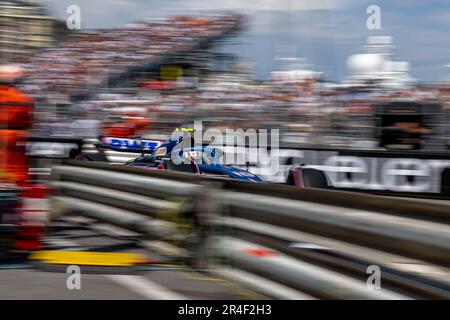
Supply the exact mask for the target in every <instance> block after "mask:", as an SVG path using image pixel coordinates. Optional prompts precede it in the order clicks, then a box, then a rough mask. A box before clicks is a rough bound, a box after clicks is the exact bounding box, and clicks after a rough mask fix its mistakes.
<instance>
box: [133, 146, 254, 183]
mask: <svg viewBox="0 0 450 320" xmlns="http://www.w3.org/2000/svg"><path fill="white" fill-rule="evenodd" d="M222 155H223V152H222V151H221V150H220V149H218V148H214V147H204V146H201V147H191V146H189V147H183V146H182V145H181V140H170V139H169V140H167V141H166V142H165V143H163V144H161V145H160V146H158V147H157V148H155V150H154V151H153V152H151V153H150V154H148V155H142V156H140V157H137V158H136V159H133V160H130V161H128V162H127V163H126V164H125V165H126V166H130V167H142V168H144V169H148V170H171V171H182V172H190V173H195V174H206V175H213V176H218V177H226V178H231V179H234V180H239V181H248V182H254V183H262V182H263V180H262V179H261V178H259V177H258V176H257V175H255V174H253V173H251V172H248V171H246V170H244V169H241V168H238V167H236V166H232V165H223V164H222V163H221V161H220V160H221V157H222Z"/></svg>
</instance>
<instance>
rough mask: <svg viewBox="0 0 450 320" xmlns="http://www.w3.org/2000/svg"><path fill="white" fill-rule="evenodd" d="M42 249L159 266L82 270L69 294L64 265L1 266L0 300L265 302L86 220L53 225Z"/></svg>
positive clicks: (15, 262) (13, 263) (12, 263)
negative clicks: (131, 257) (136, 257)
mask: <svg viewBox="0 0 450 320" xmlns="http://www.w3.org/2000/svg"><path fill="white" fill-rule="evenodd" d="M44 243H45V245H46V249H49V250H75V251H94V252H128V253H140V254H142V255H144V256H145V257H147V258H148V259H150V260H152V261H157V262H159V263H160V264H158V265H155V266H154V267H145V268H143V269H139V270H136V269H131V268H125V267H96V268H89V269H86V268H85V269H83V267H82V268H81V282H80V284H81V288H80V289H72V290H70V289H68V288H67V285H66V283H67V279H68V277H69V276H70V274H68V273H66V271H67V266H60V267H56V268H55V267H49V266H48V265H45V264H34V263H30V261H28V260H11V259H10V260H4V261H2V262H1V263H0V284H1V289H2V290H0V299H152V300H161V299H178V300H192V299H194V300H197V299H208V300H210V299H230V300H232V299H268V297H266V296H264V295H262V294H260V293H258V292H255V291H253V290H250V289H248V288H244V287H243V286H242V285H241V284H237V283H234V282H230V281H227V280H225V279H221V278H217V277H215V276H213V275H211V274H208V273H205V272H199V271H196V270H193V269H189V268H186V267H183V266H180V265H177V264H173V263H169V261H167V260H166V259H164V257H162V256H160V255H158V253H157V252H155V251H152V250H150V249H148V247H147V246H144V245H143V242H142V241H140V238H139V236H137V235H135V234H132V233H130V232H129V231H125V230H121V229H117V228H115V227H111V226H107V225H101V224H99V223H94V222H92V221H89V220H87V219H85V218H78V217H75V218H64V219H63V220H59V221H56V222H55V223H54V224H53V225H52V227H51V230H50V231H49V233H48V235H47V236H46V238H45V242H44Z"/></svg>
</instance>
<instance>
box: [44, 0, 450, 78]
mask: <svg viewBox="0 0 450 320" xmlns="http://www.w3.org/2000/svg"><path fill="white" fill-rule="evenodd" d="M37 2H41V3H44V4H47V5H48V9H49V11H50V13H51V14H52V15H53V16H55V17H56V18H58V19H66V17H67V16H68V15H69V14H67V13H66V9H67V7H68V6H69V5H73V4H75V5H78V6H79V7H80V9H81V25H82V28H83V29H88V28H114V27H122V26H124V25H126V24H127V23H129V22H132V21H136V20H142V19H145V18H151V17H155V18H162V17H166V16H170V15H185V14H201V13H205V12H208V11H222V10H227V11H234V12H238V13H242V14H245V15H247V16H248V19H249V23H248V25H247V28H246V30H245V31H244V32H242V33H241V34H240V36H239V37H237V38H236V39H234V41H232V43H233V44H230V45H228V46H226V48H224V49H223V50H225V51H226V52H229V53H234V54H237V55H238V56H239V58H241V59H243V60H245V61H252V62H254V65H255V69H256V70H255V72H256V75H257V77H258V78H265V77H267V76H268V75H269V73H270V71H273V70H277V69H279V68H280V67H281V66H280V63H279V61H278V60H276V59H275V57H278V56H280V55H287V54H289V55H291V56H296V57H301V58H306V59H307V61H308V62H309V63H310V65H311V66H312V67H313V68H314V70H316V71H321V72H323V74H324V77H325V79H328V80H332V81H340V80H342V79H343V78H344V77H345V76H347V75H348V69H347V67H346V63H345V62H346V59H347V58H348V57H349V56H350V55H351V54H354V53H362V52H363V51H364V49H363V46H364V44H365V43H366V38H367V37H368V36H376V35H389V36H393V37H394V44H395V48H394V54H395V60H400V61H408V62H409V63H410V69H411V70H410V74H411V76H412V77H414V78H416V79H418V80H419V81H423V82H435V81H439V80H441V79H442V78H443V77H444V76H447V75H448V74H449V73H450V68H449V67H446V65H449V64H450V41H449V39H450V38H449V36H448V35H449V31H450V0H427V1H423V0H372V1H370V0H40V1H37ZM370 5H377V6H379V7H380V10H381V29H379V30H369V29H368V28H367V26H366V21H367V19H368V17H369V14H367V12H366V10H367V7H368V6H370Z"/></svg>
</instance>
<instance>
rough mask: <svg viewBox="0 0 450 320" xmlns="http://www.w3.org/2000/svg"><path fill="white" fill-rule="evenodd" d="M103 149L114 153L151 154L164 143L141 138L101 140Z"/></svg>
mask: <svg viewBox="0 0 450 320" xmlns="http://www.w3.org/2000/svg"><path fill="white" fill-rule="evenodd" d="M100 141H101V145H100V146H101V147H102V148H105V149H110V150H113V151H121V152H135V153H151V152H153V151H154V150H155V149H156V148H158V147H159V146H160V145H161V144H162V143H163V142H162V141H159V140H145V139H140V138H135V139H131V138H115V137H103V138H101V140H100Z"/></svg>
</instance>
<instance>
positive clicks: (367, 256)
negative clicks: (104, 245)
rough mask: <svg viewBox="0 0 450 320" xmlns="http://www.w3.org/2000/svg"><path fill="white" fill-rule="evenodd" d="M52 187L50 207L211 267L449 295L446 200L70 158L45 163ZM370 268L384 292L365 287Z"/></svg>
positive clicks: (291, 281) (327, 291) (296, 283)
mask: <svg viewBox="0 0 450 320" xmlns="http://www.w3.org/2000/svg"><path fill="white" fill-rule="evenodd" d="M51 183H52V186H53V187H54V188H55V191H56V193H55V196H54V199H53V200H54V201H53V203H54V204H55V206H54V209H55V211H56V209H58V210H59V213H60V214H67V213H74V214H82V215H86V216H89V217H90V218H93V219H95V220H100V221H105V222H107V223H110V224H114V225H118V226H121V227H123V228H127V229H130V230H133V231H136V232H138V233H141V234H143V235H145V236H147V237H149V238H151V239H159V240H163V241H168V242H171V243H174V244H176V245H179V246H181V247H183V249H184V252H188V256H189V258H190V259H191V260H194V263H195V265H197V266H199V265H200V266H203V267H208V268H209V269H210V270H212V271H211V272H214V270H219V269H221V270H225V269H226V270H236V271H239V270H242V271H243V272H247V273H251V274H254V275H255V276H258V277H262V278H264V279H267V281H271V283H277V284H279V285H280V286H284V287H285V288H288V289H286V292H290V291H289V290H295V291H297V292H299V293H301V294H303V295H305V294H306V295H310V296H313V297H317V298H333V299H334V298H337V299H407V298H439V299H441V298H444V299H449V298H450V277H449V275H450V272H449V271H448V269H447V267H449V266H450V227H449V219H448V218H449V215H450V214H449V213H450V206H449V205H447V204H445V203H426V202H423V201H420V200H409V199H394V198H387V197H380V196H373V195H364V194H359V193H351V192H340V191H330V190H318V189H297V188H294V187H290V186H282V185H273V184H251V183H243V182H237V181H233V180H229V179H222V178H211V177H207V176H201V175H192V174H187V173H178V172H167V171H147V170H143V169H140V168H132V167H124V166H120V165H109V164H104V163H84V162H79V161H65V162H64V163H63V164H62V165H58V166H55V167H53V170H52V182H51ZM427 206H428V210H427ZM186 222H187V223H186ZM186 225H190V227H188V228H185V226H186ZM373 265H375V266H378V267H379V268H380V269H381V287H382V290H377V289H370V288H368V286H367V285H366V281H367V278H368V277H369V276H370V274H368V273H367V268H368V267H369V266H373ZM216 267H217V268H216ZM222 274H230V272H228V271H226V272H222ZM241 281H243V282H245V277H241ZM266 287H268V286H266ZM277 290H278V289H277ZM301 294H299V295H295V296H302V295H301ZM274 296H276V295H275V294H274Z"/></svg>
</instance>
